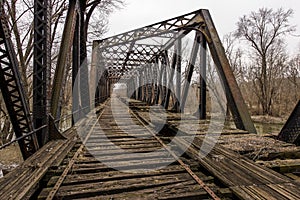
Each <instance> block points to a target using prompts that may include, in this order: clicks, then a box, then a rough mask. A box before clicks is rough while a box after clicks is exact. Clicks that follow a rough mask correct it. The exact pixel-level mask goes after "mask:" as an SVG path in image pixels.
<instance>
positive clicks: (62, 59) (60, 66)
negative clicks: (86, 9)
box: [50, 1, 79, 117]
mask: <svg viewBox="0 0 300 200" xmlns="http://www.w3.org/2000/svg"><path fill="white" fill-rule="evenodd" d="M78 9H79V4H78V1H70V2H69V9H68V14H67V18H66V23H65V27H64V31H63V36H62V40H61V45H60V50H59V54H58V59H57V65H56V69H55V74H54V78H53V89H52V93H51V108H50V112H51V114H52V116H54V117H56V116H57V109H58V105H59V97H60V91H61V88H62V84H63V77H64V74H65V66H66V61H67V57H68V54H69V52H70V50H71V47H72V42H73V38H74V33H75V28H76V21H77V15H78Z"/></svg>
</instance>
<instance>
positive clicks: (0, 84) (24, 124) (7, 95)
mask: <svg viewBox="0 0 300 200" xmlns="http://www.w3.org/2000/svg"><path fill="white" fill-rule="evenodd" d="M0 16H1V17H0V88H1V92H2V96H3V99H4V102H5V105H6V109H7V111H8V114H9V117H10V121H11V123H12V126H13V130H14V132H15V135H16V137H17V138H19V137H22V136H24V135H26V134H28V133H30V132H32V131H33V122H32V120H31V117H30V110H29V104H28V101H27V99H28V98H27V97H26V92H25V89H24V86H23V83H22V81H21V75H20V73H19V66H18V60H17V56H16V53H15V51H14V47H13V43H12V41H11V33H10V30H9V27H8V19H7V18H6V16H7V15H6V13H5V11H4V7H3V1H0ZM18 143H19V147H20V150H21V153H22V156H23V158H24V159H27V158H28V157H30V156H31V155H32V154H33V153H35V152H36V151H37V150H38V149H39V144H38V140H37V137H36V134H33V135H30V136H28V137H25V138H24V139H22V140H19V141H18Z"/></svg>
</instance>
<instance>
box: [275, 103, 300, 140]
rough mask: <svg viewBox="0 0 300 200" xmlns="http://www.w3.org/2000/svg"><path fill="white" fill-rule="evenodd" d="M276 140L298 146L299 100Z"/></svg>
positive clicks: (299, 130)
mask: <svg viewBox="0 0 300 200" xmlns="http://www.w3.org/2000/svg"><path fill="white" fill-rule="evenodd" d="M278 139H279V140H282V141H285V142H288V143H293V144H296V145H297V146H299V145H300V100H299V101H298V103H297V105H296V107H295V108H294V110H293V112H292V113H291V115H290V117H289V118H288V120H287V121H286V123H285V124H284V126H283V128H282V129H281V131H280V133H279V135H278Z"/></svg>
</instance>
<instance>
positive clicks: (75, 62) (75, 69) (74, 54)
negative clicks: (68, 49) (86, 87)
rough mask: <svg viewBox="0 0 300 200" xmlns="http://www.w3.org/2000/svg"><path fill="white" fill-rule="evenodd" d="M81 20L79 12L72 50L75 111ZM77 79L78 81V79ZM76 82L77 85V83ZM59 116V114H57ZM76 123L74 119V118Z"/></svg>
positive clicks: (77, 115)
mask: <svg viewBox="0 0 300 200" xmlns="http://www.w3.org/2000/svg"><path fill="white" fill-rule="evenodd" d="M80 23H81V22H80V20H79V16H78V14H77V20H76V25H75V31H74V37H73V50H72V93H73V95H72V107H73V111H76V110H77V109H78V108H79V91H80V90H79V86H78V83H79V81H78V78H77V75H78V70H79V68H80V31H79V29H80ZM76 79H77V81H76ZM75 84H76V85H75ZM57 117H59V116H57ZM73 117H75V118H76V119H78V117H79V112H75V113H74V116H73ZM72 123H74V120H72Z"/></svg>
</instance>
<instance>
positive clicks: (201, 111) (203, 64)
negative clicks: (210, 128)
mask: <svg viewBox="0 0 300 200" xmlns="http://www.w3.org/2000/svg"><path fill="white" fill-rule="evenodd" d="M206 47H207V45H206V38H205V36H204V35H203V34H201V48H200V66H199V67H200V76H199V77H200V91H199V94H200V98H199V100H200V102H199V103H200V104H199V118H200V119H206V64H207V63H206V56H207V54H206V50H207V48H206Z"/></svg>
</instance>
